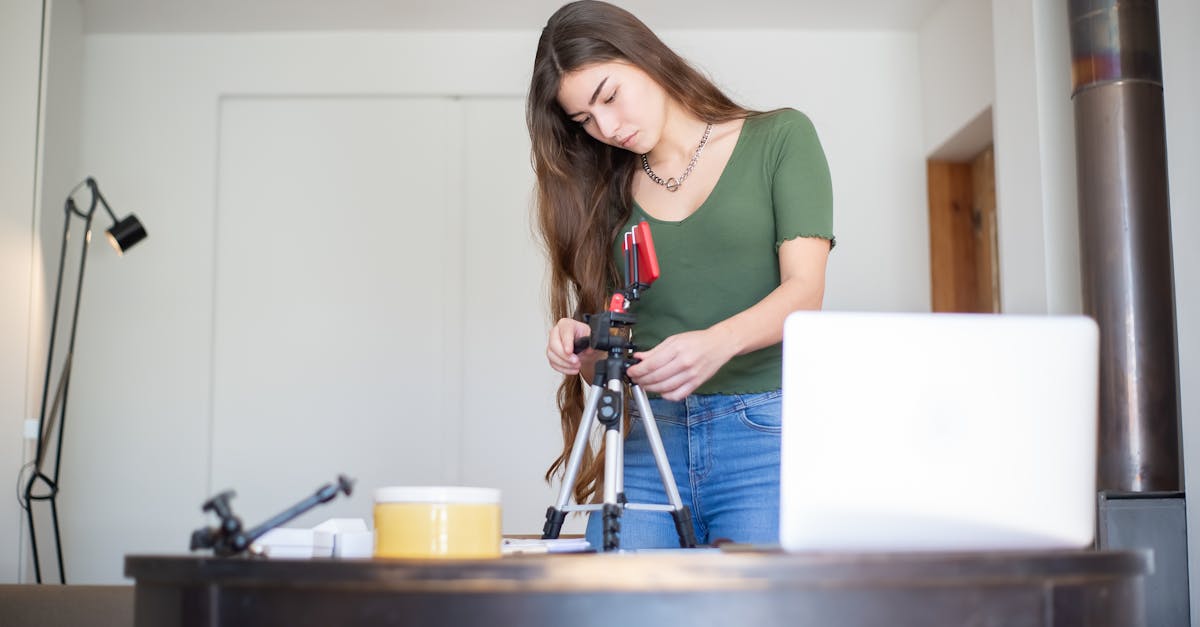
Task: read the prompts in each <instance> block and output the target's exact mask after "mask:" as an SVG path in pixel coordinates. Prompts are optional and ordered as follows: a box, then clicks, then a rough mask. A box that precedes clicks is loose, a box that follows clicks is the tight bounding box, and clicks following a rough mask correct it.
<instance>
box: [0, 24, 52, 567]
mask: <svg viewBox="0 0 1200 627" xmlns="http://www.w3.org/2000/svg"><path fill="white" fill-rule="evenodd" d="M41 33H42V3H40V2H5V3H0V85H4V88H3V89H0V294H3V295H4V296H3V298H0V477H5V481H6V482H7V485H9V486H12V485H14V484H15V483H16V477H17V474H18V472H20V469H21V466H22V464H23V462H24V453H25V448H26V445H25V441H24V440H23V439H22V438H21V432H22V424H23V423H24V420H25V418H27V417H30V416H32V415H33V414H34V412H36V409H35V408H34V405H32V404H31V403H30V399H29V398H28V390H27V387H26V381H27V377H26V375H27V373H28V364H27V363H26V358H27V355H28V353H29V344H30V337H29V323H30V299H31V290H32V284H33V278H32V276H33V265H34V264H33V259H34V256H35V254H36V249H35V246H34V242H35V237H34V190H35V189H36V172H35V164H36V163H37V162H38V160H37V129H38V91H39V88H38V66H39V63H40V57H41ZM9 494H10V495H11V494H12V493H11V492H10V493H9ZM4 500H5V501H7V504H5V505H3V506H0V538H4V541H3V542H0V582H13V581H16V575H17V569H18V566H17V565H18V563H19V560H20V557H19V555H20V550H19V547H20V546H21V544H22V542H21V540H22V529H23V527H24V512H23V511H22V510H21V509H20V508H19V507H17V505H16V502H15V500H14V499H13V498H12V497H11V496H10V497H9V498H7V499H4Z"/></svg>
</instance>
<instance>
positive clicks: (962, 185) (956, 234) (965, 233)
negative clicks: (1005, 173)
mask: <svg viewBox="0 0 1200 627" xmlns="http://www.w3.org/2000/svg"><path fill="white" fill-rule="evenodd" d="M927 165H928V184H929V269H930V274H931V276H930V291H931V298H932V309H933V311H938V312H977V313H997V312H999V311H1000V277H999V264H998V263H997V259H996V183H995V165H994V158H993V153H992V148H991V147H988V148H987V149H985V150H984V151H983V152H981V153H979V154H978V155H976V156H975V157H974V158H973V159H972V160H971V161H969V162H952V161H935V160H930V161H929V162H928V164H927Z"/></svg>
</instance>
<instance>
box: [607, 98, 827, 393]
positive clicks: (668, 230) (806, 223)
mask: <svg viewBox="0 0 1200 627" xmlns="http://www.w3.org/2000/svg"><path fill="white" fill-rule="evenodd" d="M831 187H832V186H831V184H830V178H829V165H828V163H827V162H826V160H825V152H824V151H823V150H822V149H821V142H820V140H818V139H817V132H816V129H815V128H813V125H812V121H811V120H809V119H808V116H806V115H804V114H803V113H801V112H799V111H796V110H794V109H782V110H778V111H772V112H769V113H763V114H759V115H755V116H752V117H750V118H747V119H746V121H745V124H744V125H743V126H742V131H741V134H740V135H739V136H738V139H737V143H736V144H735V146H734V148H733V153H732V154H731V155H730V157H729V162H728V164H727V165H726V166H725V171H724V172H722V173H721V176H720V178H719V179H718V180H717V184H716V186H715V187H714V188H713V191H712V193H711V194H710V195H709V197H708V198H707V199H706V200H705V201H704V203H703V204H702V205H700V207H699V208H698V209H696V211H695V212H694V213H692V214H691V215H689V216H688V217H687V218H685V219H683V220H681V221H679V222H666V221H663V220H656V219H654V218H652V217H650V216H649V215H647V214H646V212H645V211H643V210H642V208H641V207H640V206H638V204H637V203H636V202H635V203H634V206H633V212H632V215H631V216H630V220H629V223H628V224H627V225H626V229H625V230H628V227H630V226H632V225H633V224H635V223H637V222H639V221H641V220H643V219H645V220H646V221H648V222H649V223H650V231H651V233H652V235H653V237H654V248H655V251H656V252H657V254H658V261H659V267H660V269H661V277H660V278H659V279H658V281H656V282H655V283H654V285H653V286H651V288H650V289H648V290H645V291H644V292H642V294H641V299H640V300H639V301H638V302H636V303H635V304H634V305H633V307H632V309H631V311H632V312H633V313H635V314H637V318H638V322H637V326H635V327H634V341H635V343H636V344H637V346H638V349H639V350H647V349H650V348H653V347H654V346H657V345H658V343H659V342H661V341H663V340H664V339H666V338H667V337H669V336H671V335H675V334H678V333H683V332H686V331H696V330H700V329H706V328H708V327H710V326H712V325H713V324H716V323H717V322H720V321H721V320H725V319H726V318H729V317H731V316H734V315H735V314H737V313H740V312H742V311H744V310H746V309H749V308H750V307H752V306H754V305H755V304H756V303H758V302H759V301H761V300H762V299H763V298H764V297H766V296H767V294H769V293H771V292H772V291H773V290H774V289H775V288H777V287H779V252H778V251H779V245H780V244H782V243H783V242H784V241H785V240H789V239H792V238H795V237H820V238H824V239H828V240H830V242H832V241H833V193H832V189H831ZM613 251H614V254H615V255H616V259H617V267H618V268H620V267H622V266H623V263H624V254H623V253H622V252H621V242H614V247H613ZM781 364H782V351H781V346H780V345H779V344H775V345H773V346H768V347H766V348H763V349H760V350H757V351H754V352H751V353H747V354H745V355H738V356H736V357H734V358H733V359H731V360H729V362H728V363H726V364H725V366H724V367H722V368H721V369H720V370H719V371H718V372H717V374H716V375H714V376H713V377H712V378H711V379H709V380H708V381H707V382H705V383H704V385H701V386H700V387H699V388H698V389H697V390H696V391H695V393H696V394H746V393H753V392H765V391H768V390H775V389H779V387H780V385H781Z"/></svg>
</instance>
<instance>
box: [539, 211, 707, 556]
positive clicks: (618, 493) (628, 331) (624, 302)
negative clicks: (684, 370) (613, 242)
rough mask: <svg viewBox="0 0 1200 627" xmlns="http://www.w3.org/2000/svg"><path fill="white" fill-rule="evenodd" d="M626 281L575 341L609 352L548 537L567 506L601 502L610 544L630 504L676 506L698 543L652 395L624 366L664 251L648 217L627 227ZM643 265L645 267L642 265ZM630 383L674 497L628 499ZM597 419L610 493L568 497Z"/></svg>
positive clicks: (681, 529)
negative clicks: (638, 311) (640, 305)
mask: <svg viewBox="0 0 1200 627" xmlns="http://www.w3.org/2000/svg"><path fill="white" fill-rule="evenodd" d="M624 249H625V289H624V290H622V291H621V292H618V293H616V294H613V297H612V299H611V301H610V303H609V308H608V311H604V312H601V313H598V314H592V315H588V316H587V322H588V324H589V325H590V326H591V335H590V336H589V337H587V338H581V339H579V340H577V341H576V343H575V352H576V353H578V352H581V351H583V350H584V349H586V348H588V347H589V346H590V347H591V348H594V349H596V350H602V351H607V352H608V357H607V358H606V359H603V360H601V361H598V362H596V373H595V377H594V379H593V380H592V385H591V388H590V391H589V393H588V396H587V402H586V403H585V404H584V410H583V419H582V420H581V421H580V423H579V430H578V431H577V432H576V433H575V444H574V446H573V447H572V448H571V455H570V457H569V458H568V461H567V467H566V472H565V473H564V475H563V482H562V489H561V491H560V492H559V495H558V501H557V503H556V504H555V505H554V506H552V507H550V508H548V509H547V510H546V525H545V526H544V527H543V528H542V538H543V539H553V538H557V537H558V534H559V532H560V531H561V530H562V525H563V521H564V520H565V519H566V516H567V512H568V511H584V510H601V511H602V512H603V516H604V521H603V523H604V524H603V530H604V540H603V541H604V546H603V550H605V551H614V550H616V549H618V548H620V531H621V520H620V519H621V514H622V513H624V510H625V509H641V510H652V511H667V512H671V516H672V518H674V519H675V530H676V531H677V532H678V533H679V546H681V547H685V548H687V547H694V546H696V533H695V530H694V529H693V528H692V514H691V510H690V509H688V507H687V506H686V505H684V504H683V500H682V499H681V498H680V497H679V488H678V487H677V486H676V485H675V477H674V475H673V474H672V473H671V465H670V463H669V462H668V461H667V452H666V450H665V449H664V448H663V444H662V437H661V436H660V435H659V433H658V426H657V424H656V423H655V421H654V413H653V412H652V411H651V410H650V401H649V399H647V398H646V392H645V391H644V390H642V388H641V386H639V385H635V384H633V382H632V381H630V380H629V377H628V375H627V374H626V369H628V368H629V366H632V365H634V364H636V363H637V360H636V359H634V358H633V353H634V352H635V351H636V350H637V347H636V346H635V345H634V344H633V341H632V337H631V336H632V328H633V325H634V324H636V323H637V316H635V315H634V314H632V313H629V312H628V309H629V306H630V305H631V304H632V303H633V301H636V300H638V297H639V292H640V290H643V289H647V288H649V287H650V284H651V283H653V282H654V281H655V280H656V279H657V278H658V274H659V273H658V259H657V258H656V257H655V255H654V243H653V240H651V238H650V225H649V224H648V223H646V222H645V221H642V222H640V223H638V224H637V225H636V226H635V227H633V228H632V229H630V231H629V232H627V233H625V241H624ZM639 270H640V271H639ZM626 383H628V384H630V385H631V389H632V392H633V401H634V402H635V403H636V404H637V411H638V414H639V415H640V416H641V419H642V425H643V427H644V428H645V430H646V437H647V439H648V440H649V442H650V449H651V451H652V452H653V453H654V462H655V464H656V465H657V466H658V474H659V476H660V477H661V478H662V482H663V488H664V489H665V490H666V493H667V500H668V502H669V504H668V505H655V504H641V503H628V502H627V501H626V499H625V493H624V468H625V459H624V448H625V438H624V435H625V434H624V425H625V421H624V414H625V398H624V390H625V384H626ZM597 420H599V422H600V424H602V425H604V500H603V502H602V503H597V504H592V505H570V500H571V493H572V491H573V488H574V485H575V478H576V476H577V475H578V474H579V466H580V462H581V461H582V459H583V451H584V449H585V448H586V446H587V442H588V437H589V435H590V434H591V430H592V426H593V425H594V424H595V422H596V421H597Z"/></svg>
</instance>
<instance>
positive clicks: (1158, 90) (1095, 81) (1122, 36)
mask: <svg viewBox="0 0 1200 627" xmlns="http://www.w3.org/2000/svg"><path fill="white" fill-rule="evenodd" d="M1069 20H1070V25H1071V57H1072V72H1071V74H1072V83H1073V86H1072V94H1071V99H1072V100H1073V101H1074V107H1075V153H1076V160H1077V173H1078V187H1079V231H1080V246H1081V250H1080V252H1081V262H1082V272H1083V277H1082V278H1083V302H1084V308H1085V312H1086V313H1087V314H1088V315H1090V316H1092V317H1093V318H1095V319H1096V322H1097V323H1098V324H1099V326H1100V451H1099V467H1098V469H1097V473H1098V474H1097V487H1098V488H1099V489H1100V490H1102V491H1112V492H1181V491H1182V490H1183V479H1182V465H1181V461H1180V460H1181V454H1180V437H1179V434H1180V415H1179V376H1178V362H1177V357H1176V347H1177V343H1176V335H1175V333H1176V331H1175V293H1174V279H1173V269H1172V262H1171V218H1170V207H1169V202H1168V196H1167V158H1166V141H1165V136H1166V132H1165V123H1164V118H1163V88H1162V57H1161V52H1160V48H1159V36H1158V7H1157V4H1156V2H1155V0H1070V5H1069Z"/></svg>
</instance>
